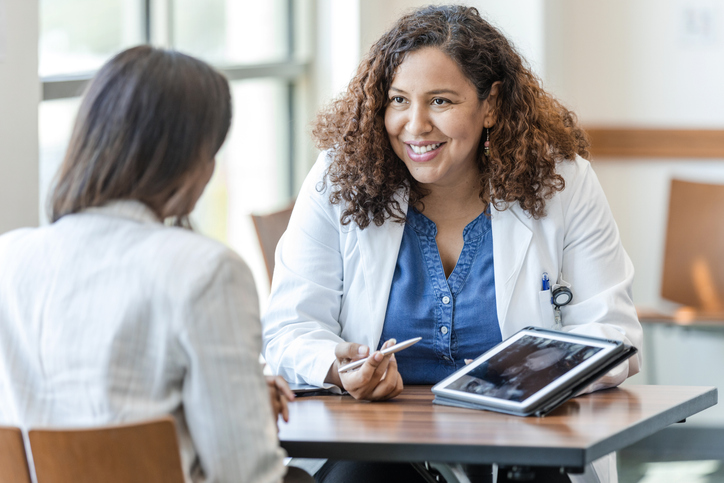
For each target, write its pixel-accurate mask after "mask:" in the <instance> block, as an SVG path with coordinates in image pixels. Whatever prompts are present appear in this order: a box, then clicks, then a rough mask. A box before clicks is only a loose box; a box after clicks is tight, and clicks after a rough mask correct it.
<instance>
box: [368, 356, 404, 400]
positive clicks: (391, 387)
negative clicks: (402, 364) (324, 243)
mask: <svg viewBox="0 0 724 483" xmlns="http://www.w3.org/2000/svg"><path fill="white" fill-rule="evenodd" d="M402 389H404V385H403V384H402V376H400V373H399V372H398V371H397V359H396V358H395V355H394V354H392V355H390V360H389V363H388V365H387V372H386V373H385V375H384V378H383V379H382V380H381V381H380V383H379V384H378V385H377V387H375V389H374V391H372V395H371V398H370V399H372V400H374V401H383V400H386V399H392V398H393V397H395V396H397V395H398V394H400V393H401V392H402Z"/></svg>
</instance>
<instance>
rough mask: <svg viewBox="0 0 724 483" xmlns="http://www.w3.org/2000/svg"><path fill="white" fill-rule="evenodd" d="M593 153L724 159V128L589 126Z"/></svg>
mask: <svg viewBox="0 0 724 483" xmlns="http://www.w3.org/2000/svg"><path fill="white" fill-rule="evenodd" d="M586 132H588V134H589V136H590V137H591V148H590V151H591V155H592V156H593V157H594V158H595V159H596V160H597V161H599V160H600V159H599V158H655V159H661V158H684V159H686V158H719V159H724V129H708V130H704V129H699V130H693V129H638V128H630V129H627V128H601V127H590V128H587V129H586Z"/></svg>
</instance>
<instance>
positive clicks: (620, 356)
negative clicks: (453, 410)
mask: <svg viewBox="0 0 724 483" xmlns="http://www.w3.org/2000/svg"><path fill="white" fill-rule="evenodd" d="M522 330H528V331H535V332H544V333H546V332H547V333H555V332H556V331H553V330H548V329H541V328H539V327H526V328H524V329H522ZM566 335H568V336H574V337H576V338H579V339H581V340H586V339H591V340H597V339H596V338H595V337H590V336H585V335H579V334H571V333H567V334H566ZM598 340H603V339H598ZM606 340H608V339H606ZM608 342H613V343H615V344H617V345H618V346H619V347H620V348H621V349H620V350H619V351H617V352H614V353H613V354H612V355H611V357H609V358H608V359H606V360H603V361H601V363H600V365H599V366H598V367H597V368H596V370H594V371H591V372H589V373H587V374H585V375H583V377H581V378H580V379H579V380H577V381H576V382H575V383H574V384H572V385H568V386H564V387H561V388H560V391H558V392H556V393H552V394H551V395H550V396H549V397H548V398H546V399H543V400H542V401H540V403H539V404H538V405H536V406H535V407H533V408H531V410H530V411H527V412H516V411H507V410H504V409H500V408H496V407H490V406H487V405H485V404H479V403H473V402H469V401H462V400H459V399H454V398H451V397H445V396H439V395H435V399H433V401H432V402H433V404H441V405H444V406H455V407H459V408H466V409H483V410H487V411H495V412H499V413H505V414H512V415H514V416H538V417H541V416H545V415H546V414H548V413H550V412H551V411H553V410H554V409H555V408H557V407H558V406H560V405H561V404H563V403H564V402H566V401H568V400H569V399H571V398H572V397H574V396H575V395H577V394H578V393H579V392H581V391H583V390H584V389H585V388H586V387H588V386H589V385H590V384H593V383H594V382H596V381H597V380H598V379H600V378H601V377H603V376H605V375H606V373H608V371H610V370H611V369H613V368H614V367H616V366H617V365H619V364H621V363H622V362H623V361H625V360H627V359H628V358H629V357H631V356H632V355H634V354H636V352H638V350H637V349H636V347H633V346H630V345H626V344H624V343H623V342H621V341H615V340H608ZM464 370H465V368H462V369H459V370H458V371H457V372H463V371H464Z"/></svg>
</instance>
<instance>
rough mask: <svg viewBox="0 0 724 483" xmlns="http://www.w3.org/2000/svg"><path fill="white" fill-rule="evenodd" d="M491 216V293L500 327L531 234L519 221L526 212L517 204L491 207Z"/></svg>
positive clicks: (503, 321) (506, 313)
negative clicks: (497, 207)
mask: <svg viewBox="0 0 724 483" xmlns="http://www.w3.org/2000/svg"><path fill="white" fill-rule="evenodd" d="M491 217H492V219H491V224H492V230H493V260H494V263H495V293H496V303H497V309H498V323H499V324H500V327H501V329H502V327H503V325H504V324H505V320H506V317H507V315H508V309H509V308H510V301H511V299H512V297H513V291H514V289H515V284H516V282H517V281H518V276H519V275H520V270H521V267H522V266H523V260H524V259H525V254H526V252H527V251H528V247H529V245H530V242H531V239H532V238H533V233H532V231H531V229H530V228H529V227H528V226H527V225H526V224H525V223H524V222H523V221H522V218H521V217H526V218H527V217H528V215H527V214H526V213H525V211H523V209H522V208H520V206H519V205H518V203H513V204H511V205H509V206H508V208H507V209H505V210H504V211H498V210H496V209H495V208H494V207H493V208H491Z"/></svg>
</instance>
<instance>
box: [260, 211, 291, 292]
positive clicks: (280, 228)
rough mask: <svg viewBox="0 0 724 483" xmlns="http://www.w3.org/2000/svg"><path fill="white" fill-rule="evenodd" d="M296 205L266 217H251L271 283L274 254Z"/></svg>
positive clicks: (265, 215) (268, 214)
mask: <svg viewBox="0 0 724 483" xmlns="http://www.w3.org/2000/svg"><path fill="white" fill-rule="evenodd" d="M293 208H294V203H292V204H291V205H289V206H288V207H286V208H284V209H283V210H280V211H275V212H274V213H267V214H264V215H254V214H252V215H251V219H252V220H253V221H254V228H255V229H256V236H257V237H258V238H259V246H260V247H261V254H262V256H263V257H264V264H265V265H266V271H267V274H268V275H269V283H271V279H272V275H273V274H274V252H275V251H276V248H277V244H278V243H279V239H280V238H281V237H282V235H283V234H284V232H285V231H286V229H287V225H288V224H289V218H290V217H291V216H292V209H293Z"/></svg>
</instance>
